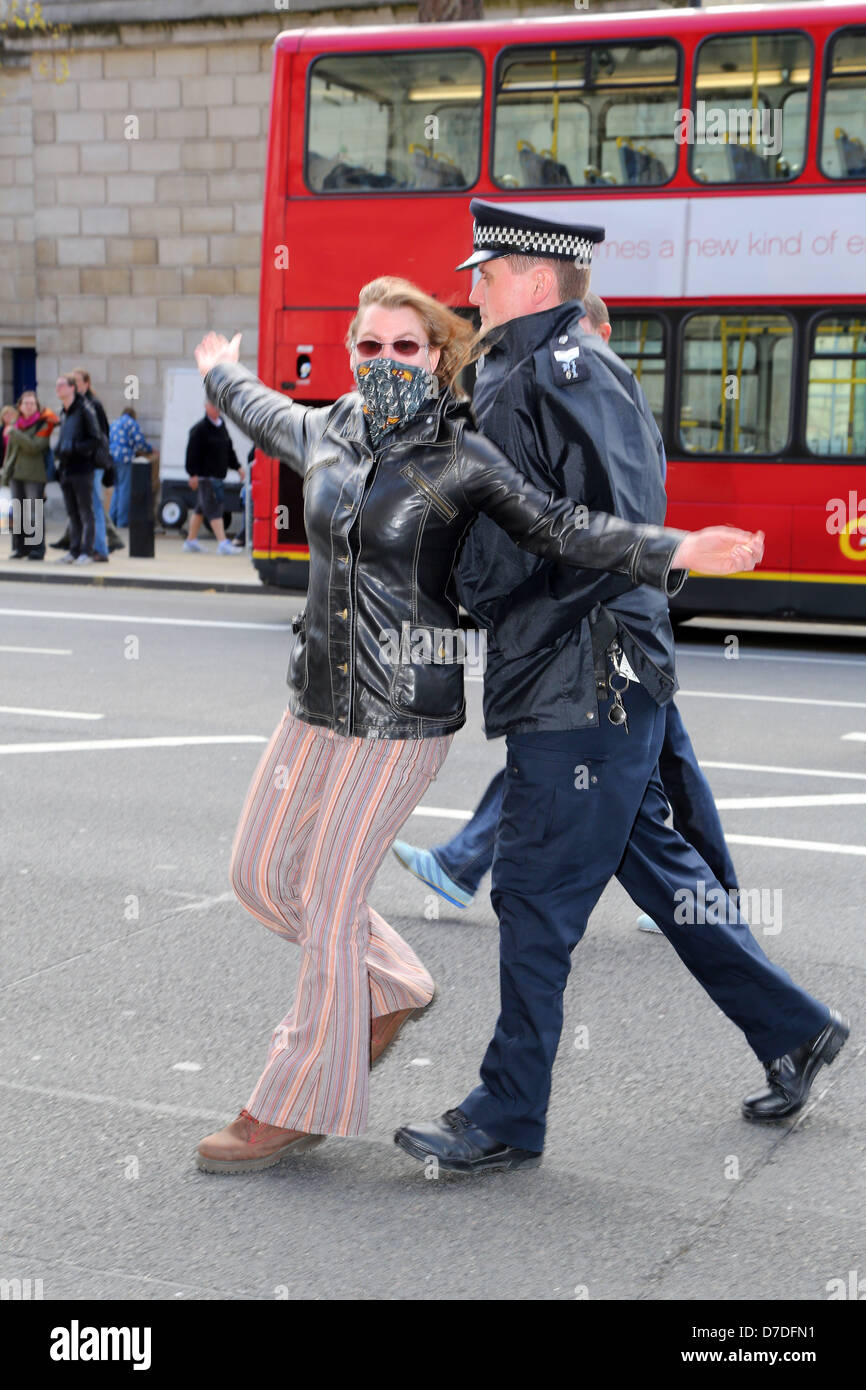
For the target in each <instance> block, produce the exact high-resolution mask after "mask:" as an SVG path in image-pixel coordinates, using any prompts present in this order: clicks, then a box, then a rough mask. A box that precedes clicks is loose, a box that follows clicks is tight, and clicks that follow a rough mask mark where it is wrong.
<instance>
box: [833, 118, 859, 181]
mask: <svg viewBox="0 0 866 1390" xmlns="http://www.w3.org/2000/svg"><path fill="white" fill-rule="evenodd" d="M834 135H835V138H836V149H837V150H838V151H839V159H840V160H841V163H842V169H843V171H844V172H845V174H847V176H848V178H849V179H850V178H857V179H862V178H864V177H866V147H864V145H863V141H862V140H858V139H857V138H856V137H855V136H852V135H849V134H848V132H847V131H846V130H842V128H841V126H837V127H836V130H835V131H834Z"/></svg>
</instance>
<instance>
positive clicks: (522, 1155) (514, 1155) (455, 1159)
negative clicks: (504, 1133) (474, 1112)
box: [394, 1110, 541, 1173]
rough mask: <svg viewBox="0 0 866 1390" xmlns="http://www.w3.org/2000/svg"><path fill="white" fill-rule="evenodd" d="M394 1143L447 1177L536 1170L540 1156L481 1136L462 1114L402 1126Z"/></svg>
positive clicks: (454, 1113)
mask: <svg viewBox="0 0 866 1390" xmlns="http://www.w3.org/2000/svg"><path fill="white" fill-rule="evenodd" d="M394 1143H395V1144H397V1145H399V1147H400V1148H401V1149H402V1150H403V1151H404V1153H407V1154H411V1156H412V1157H413V1158H417V1159H418V1161H419V1162H420V1163H424V1162H426V1160H427V1159H428V1158H435V1159H436V1162H437V1164H438V1166H439V1167H440V1168H443V1169H445V1171H446V1172H449V1173H480V1172H482V1171H486V1170H487V1169H491V1168H494V1169H495V1168H501V1169H510V1168H537V1167H538V1165H539V1163H540V1162H541V1154H540V1153H535V1152H534V1151H533V1150H532V1149H514V1148H512V1147H511V1145H509V1144H503V1143H501V1142H500V1140H499V1139H493V1138H491V1136H490V1135H489V1134H485V1133H484V1130H483V1129H479V1128H478V1126H477V1125H474V1124H473V1123H472V1121H471V1120H470V1119H469V1116H468V1115H464V1113H463V1111H462V1110H446V1111H445V1114H444V1115H442V1116H441V1117H440V1118H439V1119H438V1120H430V1121H429V1123H427V1124H421V1125H403V1127H402V1128H401V1129H398V1130H397V1133H396V1134H395V1135H394Z"/></svg>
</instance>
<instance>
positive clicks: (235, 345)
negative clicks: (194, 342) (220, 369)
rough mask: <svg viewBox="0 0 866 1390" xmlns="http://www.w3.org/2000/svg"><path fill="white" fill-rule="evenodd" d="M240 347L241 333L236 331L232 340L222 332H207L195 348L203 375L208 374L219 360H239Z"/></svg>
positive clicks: (196, 358) (198, 365)
mask: <svg viewBox="0 0 866 1390" xmlns="http://www.w3.org/2000/svg"><path fill="white" fill-rule="evenodd" d="M240 347H241V335H240V333H236V334H235V336H234V337H233V338H232V340H231V342H229V340H228V338H224V337H223V335H222V333H206V334H205V335H204V337H203V338H202V340H201V342H200V343H199V345H198V347H197V348H196V350H195V361H196V366H197V367H198V369H199V371H200V372H201V374H202V376H203V377H204V376H207V374H208V372H209V371H210V369H211V367H215V366H216V365H217V363H218V362H237V360H238V356H239V354H240Z"/></svg>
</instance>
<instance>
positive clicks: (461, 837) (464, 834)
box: [431, 700, 737, 893]
mask: <svg viewBox="0 0 866 1390" xmlns="http://www.w3.org/2000/svg"><path fill="white" fill-rule="evenodd" d="M659 775H660V776H661V779H662V785H663V786H664V789H665V796H666V797H667V799H668V801H669V802H670V806H671V810H672V811H673V816H674V825H675V826H676V828H677V830H678V831H679V832H680V834H681V835H682V837H683V839H684V840H688V842H689V844H690V845H692V846H693V847H694V848H695V849H696V850H697V851H698V854H699V855H700V856H701V858H702V859H703V860H705V862H706V863H707V864H709V866H710V868H711V869H712V871H713V873H714V874H715V876H716V878H717V879H718V880H719V882H720V883H721V885H722V887H723V888H724V889H725V890H726V891H727V892H729V893H730V892H733V890H734V889H735V888H736V887H737V875H736V871H735V869H734V866H733V864H732V862H731V856H730V853H729V852H728V846H727V845H726V844H725V832H724V831H723V830H722V823H721V821H720V820H719V813H718V811H717V810H716V803H715V801H714V800H713V793H712V792H711V790H710V784H709V782H708V781H707V779H706V777H705V776H704V774H703V773H702V772H701V769H700V766H699V765H698V760H697V758H696V757H695V750H694V748H693V747H692V741H691V739H690V738H689V736H688V734H687V733H686V729H685V725H684V724H683V721H682V718H681V716H680V712H679V710H678V709H677V707H676V705H675V704H674V702H673V700H671V701H670V703H669V704H667V705H665V736H664V742H663V743H662V751H661V753H660V754H659ZM504 785H505V769H504V768H503V770H502V771H501V772H497V774H496V776H495V777H493V778H492V779H491V781H490V783H489V785H488V787H487V790H486V791H485V793H484V795H483V797H482V798H481V800H480V802H479V803H478V805H477V807H476V808H475V811H474V813H473V816H472V819H471V820H470V821H467V823H466V825H465V826H463V828H462V829H461V830H459V831H458V832H457V834H456V835H454V836H452V838H451V839H450V840H449V841H448V843H447V844H445V845H438V846H437V847H436V849H434V850H432V851H431V853H432V854H433V857H434V859H436V860H437V862H438V864H439V867H440V868H441V869H444V871H445V873H446V874H447V875H448V877H449V878H450V879H452V880H453V881H454V883H456V884H458V885H459V886H460V887H461V888H462V889H463V890H464V892H466V893H477V891H478V886H479V884H480V883H481V880H482V879H483V877H484V875H485V874H486V873H487V872H488V870H489V869H490V868H491V866H492V864H493V846H494V844H495V843H496V830H497V826H498V825H499V813H500V811H501V809H502V793H503V788H504Z"/></svg>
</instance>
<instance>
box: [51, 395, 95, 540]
mask: <svg viewBox="0 0 866 1390" xmlns="http://www.w3.org/2000/svg"><path fill="white" fill-rule="evenodd" d="M56 390H57V398H58V400H59V401H60V404H61V405H62V407H63V409H62V411H61V412H60V438H59V439H58V441H57V451H56V452H57V473H58V477H59V479H60V490H61V492H62V493H63V500H64V502H65V503H66V511H67V513H68V515H69V550H68V551H67V553H66V554H65V555H61V556H60V564H61V565H72V564H77V565H89V564H92V563H93V542H94V537H95V534H96V520H95V516H94V511H93V475H94V469H95V460H96V455H97V451H98V450H99V447H100V444H101V442H102V439H103V435H102V431H101V429H100V427H99V420H98V419H97V417H96V412H95V410H94V409H93V406H92V405H91V404H90V402H89V401H88V400H87V398H86V397H85V396H82V395H80V394H79V393H78V391H77V390H76V385H75V377H74V376H72V375H71V374H69V375H64V376H59V377H58V378H57V387H56Z"/></svg>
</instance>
